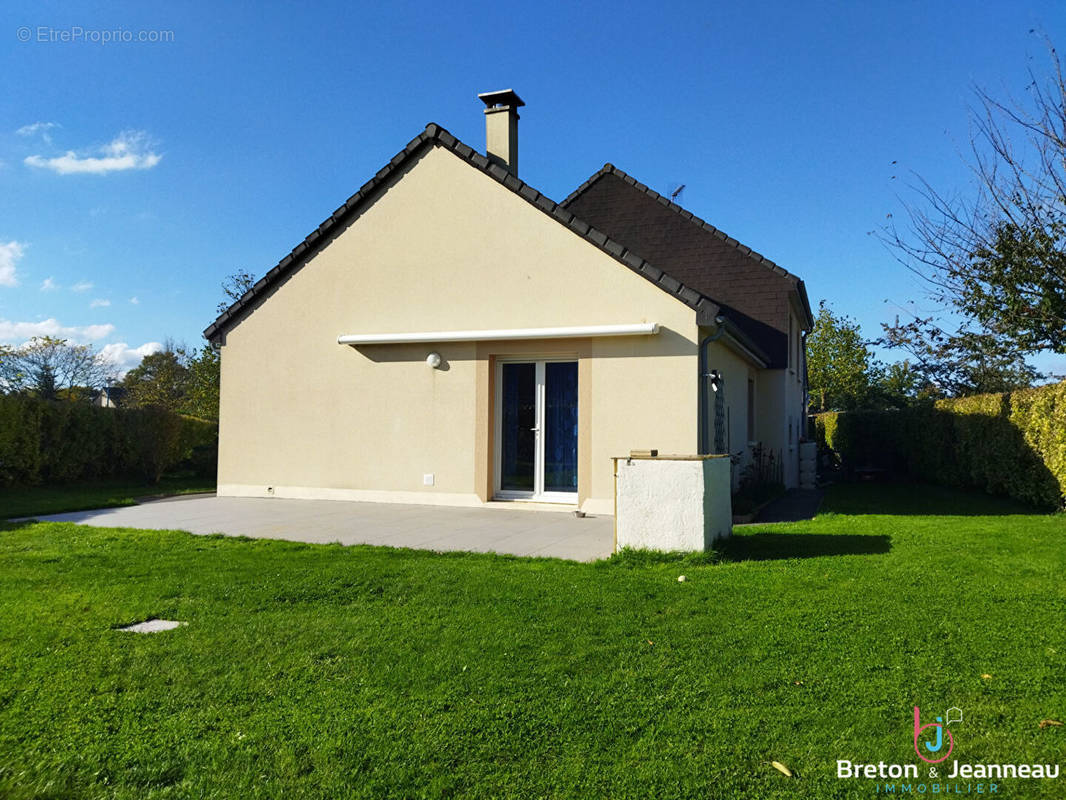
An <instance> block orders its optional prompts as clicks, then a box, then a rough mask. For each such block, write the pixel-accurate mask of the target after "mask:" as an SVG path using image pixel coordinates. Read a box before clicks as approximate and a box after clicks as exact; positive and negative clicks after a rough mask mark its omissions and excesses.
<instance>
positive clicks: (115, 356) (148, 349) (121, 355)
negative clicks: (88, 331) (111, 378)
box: [100, 342, 163, 377]
mask: <svg viewBox="0 0 1066 800" xmlns="http://www.w3.org/2000/svg"><path fill="white" fill-rule="evenodd" d="M162 349H163V345H162V344H160V343H159V342H147V343H145V344H142V345H141V346H140V347H130V346H129V345H128V344H126V343H125V342H116V343H115V344H107V345H104V346H103V347H102V348H101V349H100V352H101V353H102V354H103V355H104V356H105V357H107V358H108V359H110V360H111V361H112V362H114V364H115V365H116V366H117V367H118V371H119V377H121V376H122V375H125V374H126V373H127V372H129V371H130V370H131V369H133V368H134V367H136V366H137V365H138V364H140V363H141V359H142V358H144V357H145V356H147V355H151V354H152V353H158V352H160V351H161V350H162Z"/></svg>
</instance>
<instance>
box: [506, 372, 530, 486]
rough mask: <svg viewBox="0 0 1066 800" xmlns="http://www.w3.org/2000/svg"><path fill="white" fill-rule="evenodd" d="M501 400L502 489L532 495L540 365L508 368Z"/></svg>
mask: <svg viewBox="0 0 1066 800" xmlns="http://www.w3.org/2000/svg"><path fill="white" fill-rule="evenodd" d="M500 399H501V401H502V402H501V409H500V410H501V414H500V417H501V418H500V489H502V490H504V491H518V492H532V491H533V489H534V485H533V474H534V470H535V466H536V453H537V444H536V433H535V430H534V429H535V428H536V427H537V367H536V364H504V365H503V373H502V381H501V386H500Z"/></svg>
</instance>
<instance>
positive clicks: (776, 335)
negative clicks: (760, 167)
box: [562, 163, 813, 367]
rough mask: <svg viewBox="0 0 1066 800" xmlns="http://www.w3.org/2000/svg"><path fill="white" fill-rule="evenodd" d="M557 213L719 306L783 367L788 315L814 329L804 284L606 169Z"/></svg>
mask: <svg viewBox="0 0 1066 800" xmlns="http://www.w3.org/2000/svg"><path fill="white" fill-rule="evenodd" d="M562 205H563V206H564V207H566V208H567V209H568V210H570V211H573V212H574V213H575V214H578V215H580V216H581V217H582V218H583V219H586V220H588V221H589V223H590V224H592V225H595V226H597V227H598V228H600V229H601V230H604V231H606V232H607V233H608V234H610V235H611V236H613V237H614V238H616V239H618V240H619V241H621V242H623V243H624V244H625V245H626V247H628V248H630V249H631V250H633V251H634V252H636V253H639V254H640V255H641V256H642V257H644V258H647V259H649V260H650V261H651V262H652V263H654V264H656V265H657V266H658V267H659V268H660V269H663V270H665V271H666V272H667V273H668V274H670V275H672V276H674V277H675V278H676V279H678V280H680V281H683V282H684V283H685V285H687V286H691V287H692V288H693V289H695V290H696V291H698V292H700V293H701V294H703V295H704V296H706V297H709V298H711V299H712V300H713V301H714V302H715V303H717V304H718V305H720V306H721V308H722V313H723V314H724V315H726V316H727V317H729V318H730V319H731V320H732V321H734V322H735V323H736V324H737V325H738V326H739V327H741V328H742V329H744V330H745V331H746V332H747V333H748V334H749V336H750V337H751V338H753V339H754V340H755V341H756V342H758V343H759V345H760V346H761V348H762V349H763V350H764V351H765V352H767V353H769V354H770V356H771V366H775V367H784V366H787V363H788V331H789V327H788V326H789V322H788V307H789V303H790V302H791V301H795V302H796V304H797V305H798V306H799V308H800V313H801V314H802V315H803V316H805V317H806V319H805V320H804V322H805V327H807V328H808V329H809V328H810V327H811V326H812V325H813V317H812V315H811V309H810V303H809V301H808V299H807V291H806V288H805V287H804V285H803V281H802V280H800V278H799V277H797V276H796V275H793V274H792V273H791V272H789V271H788V270H786V269H784V268H783V267H781V266H779V265H778V264H775V263H774V262H773V261H771V260H770V259H768V258H766V257H765V256H763V255H760V254H759V253H756V252H755V251H753V250H752V249H751V248H750V247H747V246H745V245H743V244H741V243H740V242H738V241H737V240H736V239H733V238H732V237H730V236H728V235H727V234H725V233H724V232H723V231H721V230H719V229H718V228H715V227H714V226H713V225H711V224H710V223H708V222H706V221H704V220H702V219H700V218H699V217H697V216H695V215H694V214H692V213H691V212H690V211H687V210H685V209H684V208H682V207H681V206H679V205H677V204H676V203H674V202H672V201H671V200H669V199H667V198H666V197H663V196H662V195H661V194H659V193H658V192H656V191H654V190H652V189H650V188H648V187H647V186H645V185H644V184H642V183H640V182H639V181H637V180H635V179H634V178H632V177H630V176H629V175H627V174H626V173H625V172H623V171H622V170H620V169H618V168H617V167H615V166H614V165H613V164H609V163H608V164H605V165H604V166H603V168H602V169H601V170H599V171H598V172H596V173H595V174H594V175H593V176H592V177H590V178H589V179H588V180H587V181H585V182H584V183H583V184H582V185H581V186H579V187H578V188H577V189H576V190H575V191H574V192H573V193H571V194H570V196H569V197H567V198H566V199H565V200H564V201H563V203H562Z"/></svg>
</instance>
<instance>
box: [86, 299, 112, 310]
mask: <svg viewBox="0 0 1066 800" xmlns="http://www.w3.org/2000/svg"><path fill="white" fill-rule="evenodd" d="M109 305H111V301H110V300H105V299H103V298H102V297H98V298H96V299H95V300H93V301H92V302H91V303H89V308H107V307H108V306H109Z"/></svg>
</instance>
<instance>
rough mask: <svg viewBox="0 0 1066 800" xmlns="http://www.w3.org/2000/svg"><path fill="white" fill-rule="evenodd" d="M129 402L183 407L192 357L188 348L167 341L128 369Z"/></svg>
mask: <svg viewBox="0 0 1066 800" xmlns="http://www.w3.org/2000/svg"><path fill="white" fill-rule="evenodd" d="M122 385H123V387H124V388H125V389H126V391H127V395H126V400H125V405H127V406H129V407H131V408H165V409H167V410H169V411H180V410H181V409H182V407H183V406H184V405H185V403H186V401H187V397H188V391H189V357H188V354H187V353H186V351H185V348H184V347H183V346H180V345H175V344H174V343H173V342H171V341H167V342H166V344H165V345H164V347H163V349H162V350H161V351H159V352H158V353H150V354H149V355H146V356H145V357H144V358H143V359H142V360H141V363H140V364H139V365H138V366H136V367H134V368H133V369H131V370H130V371H129V372H127V373H126V377H125V378H124V379H123V381H122Z"/></svg>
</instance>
